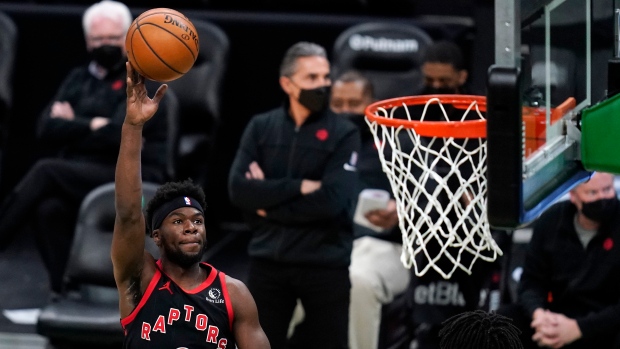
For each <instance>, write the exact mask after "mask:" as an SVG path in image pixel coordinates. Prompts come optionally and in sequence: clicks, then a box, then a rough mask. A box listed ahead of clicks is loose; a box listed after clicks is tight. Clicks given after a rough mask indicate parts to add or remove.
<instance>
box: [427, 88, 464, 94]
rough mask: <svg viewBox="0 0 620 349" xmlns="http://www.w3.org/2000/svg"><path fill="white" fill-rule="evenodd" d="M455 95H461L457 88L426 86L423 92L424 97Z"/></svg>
mask: <svg viewBox="0 0 620 349" xmlns="http://www.w3.org/2000/svg"><path fill="white" fill-rule="evenodd" d="M455 93H459V89H458V88H456V87H432V86H425V87H424V89H423V90H422V94H423V95H450V94H455Z"/></svg>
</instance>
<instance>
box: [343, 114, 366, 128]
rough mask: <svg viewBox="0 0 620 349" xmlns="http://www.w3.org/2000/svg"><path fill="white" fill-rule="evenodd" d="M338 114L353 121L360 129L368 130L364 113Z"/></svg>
mask: <svg viewBox="0 0 620 349" xmlns="http://www.w3.org/2000/svg"><path fill="white" fill-rule="evenodd" d="M338 115H340V116H342V117H344V118H347V119H348V120H349V121H351V122H352V123H354V124H355V126H357V128H359V129H360V131H364V130H369V126H368V124H367V123H366V119H365V117H366V115H364V114H353V113H340V114H338Z"/></svg>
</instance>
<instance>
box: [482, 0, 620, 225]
mask: <svg viewBox="0 0 620 349" xmlns="http://www.w3.org/2000/svg"><path fill="white" fill-rule="evenodd" d="M614 6H615V4H614V0H596V1H590V0H510V1H507V0H496V1H495V64H494V65H493V66H492V67H491V68H490V69H489V76H488V90H487V108H488V116H487V117H488V124H487V137H488V143H487V147H488V166H487V180H488V201H487V206H488V217H489V223H490V224H491V226H492V227H494V228H497V229H513V228H518V227H520V226H523V225H525V224H527V223H529V222H530V221H532V220H533V219H534V218H536V217H537V216H538V215H540V213H542V211H544V210H545V209H546V208H547V207H548V206H549V205H550V204H551V203H553V202H555V201H556V199H557V198H558V197H561V196H562V195H564V194H565V193H566V192H567V191H568V190H570V188H572V187H573V186H574V185H575V184H577V183H579V182H580V181H582V180H584V179H586V178H588V176H589V174H590V172H588V171H586V170H585V169H584V168H583V166H582V164H581V162H580V139H581V134H580V126H579V117H580V114H581V113H580V112H581V111H582V110H583V109H584V108H587V107H589V106H591V105H592V104H594V103H596V102H597V101H598V100H601V99H602V98H604V96H605V93H606V89H607V79H606V74H607V61H608V60H609V59H611V58H612V57H613V54H614V50H613V47H614V29H613V28H614V26H613V25H612V24H613V23H612V22H613V18H614Z"/></svg>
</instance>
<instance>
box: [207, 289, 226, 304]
mask: <svg viewBox="0 0 620 349" xmlns="http://www.w3.org/2000/svg"><path fill="white" fill-rule="evenodd" d="M207 294H208V297H206V298H205V299H206V300H207V301H209V302H211V303H224V300H223V299H221V298H220V297H221V296H222V291H220V290H219V289H217V288H210V289H209V291H208V292H207Z"/></svg>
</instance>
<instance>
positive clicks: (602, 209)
mask: <svg viewBox="0 0 620 349" xmlns="http://www.w3.org/2000/svg"><path fill="white" fill-rule="evenodd" d="M617 204H618V199H617V198H615V197H613V198H611V199H600V200H596V201H592V202H584V203H582V204H581V213H583V215H584V216H586V217H587V218H589V219H591V220H593V221H595V222H599V223H603V222H604V221H606V220H608V219H610V218H612V217H613V214H614V213H615V211H616V206H617Z"/></svg>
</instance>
